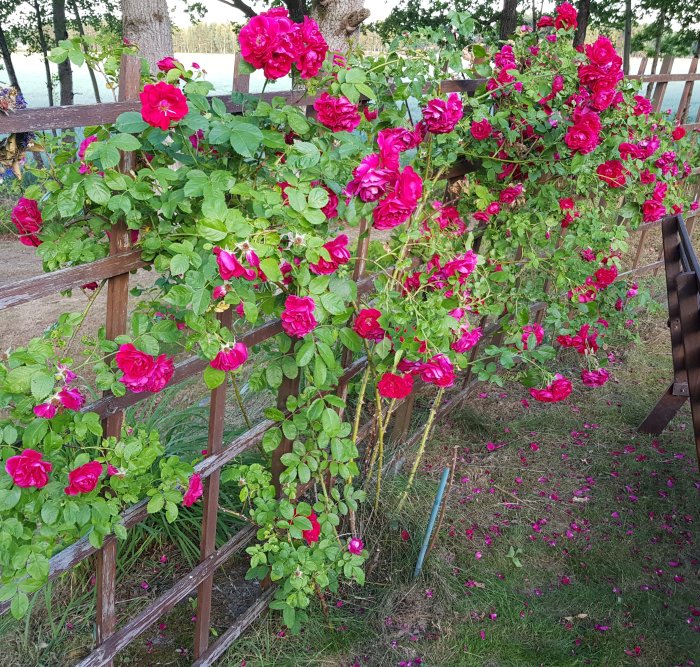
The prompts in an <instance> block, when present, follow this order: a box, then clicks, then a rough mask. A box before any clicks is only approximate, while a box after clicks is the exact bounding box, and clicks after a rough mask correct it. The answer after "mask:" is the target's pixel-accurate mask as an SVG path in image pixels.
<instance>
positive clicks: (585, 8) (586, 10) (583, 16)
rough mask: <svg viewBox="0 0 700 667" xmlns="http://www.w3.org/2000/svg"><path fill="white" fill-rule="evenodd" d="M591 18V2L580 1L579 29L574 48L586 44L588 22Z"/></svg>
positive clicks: (575, 36)
mask: <svg viewBox="0 0 700 667" xmlns="http://www.w3.org/2000/svg"><path fill="white" fill-rule="evenodd" d="M590 16H591V0H578V17H577V21H578V27H577V28H576V32H575V33H574V46H581V44H585V42H586V31H587V30H588V20H589V19H590Z"/></svg>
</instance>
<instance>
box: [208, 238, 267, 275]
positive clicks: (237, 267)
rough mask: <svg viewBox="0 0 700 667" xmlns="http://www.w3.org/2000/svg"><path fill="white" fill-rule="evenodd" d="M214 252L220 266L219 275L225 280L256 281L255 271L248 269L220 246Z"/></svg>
mask: <svg viewBox="0 0 700 667" xmlns="http://www.w3.org/2000/svg"><path fill="white" fill-rule="evenodd" d="M212 252H213V253H214V254H215V255H216V263H217V264H218V266H219V275H220V276H221V277H222V278H223V279H224V280H231V278H245V279H246V280H255V278H256V277H257V273H256V272H255V271H254V270H253V269H246V268H245V267H244V266H243V264H241V263H240V262H239V261H238V258H237V257H236V256H235V255H233V254H232V253H230V252H227V251H226V250H222V249H221V248H219V246H215V247H214V248H213V249H212Z"/></svg>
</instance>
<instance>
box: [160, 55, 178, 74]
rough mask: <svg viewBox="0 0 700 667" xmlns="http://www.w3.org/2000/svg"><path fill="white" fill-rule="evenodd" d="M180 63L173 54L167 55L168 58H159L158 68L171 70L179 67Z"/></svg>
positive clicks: (165, 70)
mask: <svg viewBox="0 0 700 667" xmlns="http://www.w3.org/2000/svg"><path fill="white" fill-rule="evenodd" d="M179 64H180V63H178V61H177V60H175V58H173V57H172V56H167V57H166V58H163V59H162V60H159V61H158V62H157V63H156V65H157V66H158V69H159V70H160V71H161V72H169V71H170V70H171V69H177V66H178V65H179Z"/></svg>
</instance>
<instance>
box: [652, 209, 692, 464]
mask: <svg viewBox="0 0 700 667" xmlns="http://www.w3.org/2000/svg"><path fill="white" fill-rule="evenodd" d="M661 234H662V237H663V252H664V266H665V272H666V291H667V295H668V326H669V329H670V331H671V356H672V358H673V382H672V383H671V384H670V386H669V387H668V389H667V390H666V392H665V393H664V394H663V396H661V398H660V399H659V401H658V403H657V404H656V405H655V406H654V408H653V409H652V411H651V412H650V413H649V415H648V416H647V418H646V419H645V420H644V422H642V424H641V426H640V427H639V428H640V430H641V431H643V432H644V433H655V434H659V433H661V432H662V431H663V430H664V429H665V428H666V426H668V424H669V422H670V421H671V419H673V417H674V416H675V414H676V413H677V412H678V410H680V408H681V407H682V406H683V404H684V403H685V402H686V401H687V400H690V407H691V410H692V415H693V430H694V433H695V448H696V451H697V456H698V462H699V463H700V307H699V305H698V296H699V295H700V263H699V262H698V258H697V256H696V254H695V251H694V250H693V245H692V243H691V240H690V234H689V233H688V228H687V227H686V225H685V222H684V221H683V218H682V217H681V216H680V215H669V216H667V217H665V218H664V219H663V222H662V225H661Z"/></svg>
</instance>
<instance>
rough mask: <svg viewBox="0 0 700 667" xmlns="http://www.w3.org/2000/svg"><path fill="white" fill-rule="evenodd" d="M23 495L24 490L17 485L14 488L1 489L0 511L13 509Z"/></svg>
mask: <svg viewBox="0 0 700 667" xmlns="http://www.w3.org/2000/svg"><path fill="white" fill-rule="evenodd" d="M21 495H22V490H21V489H20V488H19V487H17V486H16V487H15V488H14V489H0V512H2V511H7V510H11V509H12V508H13V507H14V506H15V505H16V504H17V503H18V502H19V499H20V496H21Z"/></svg>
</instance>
